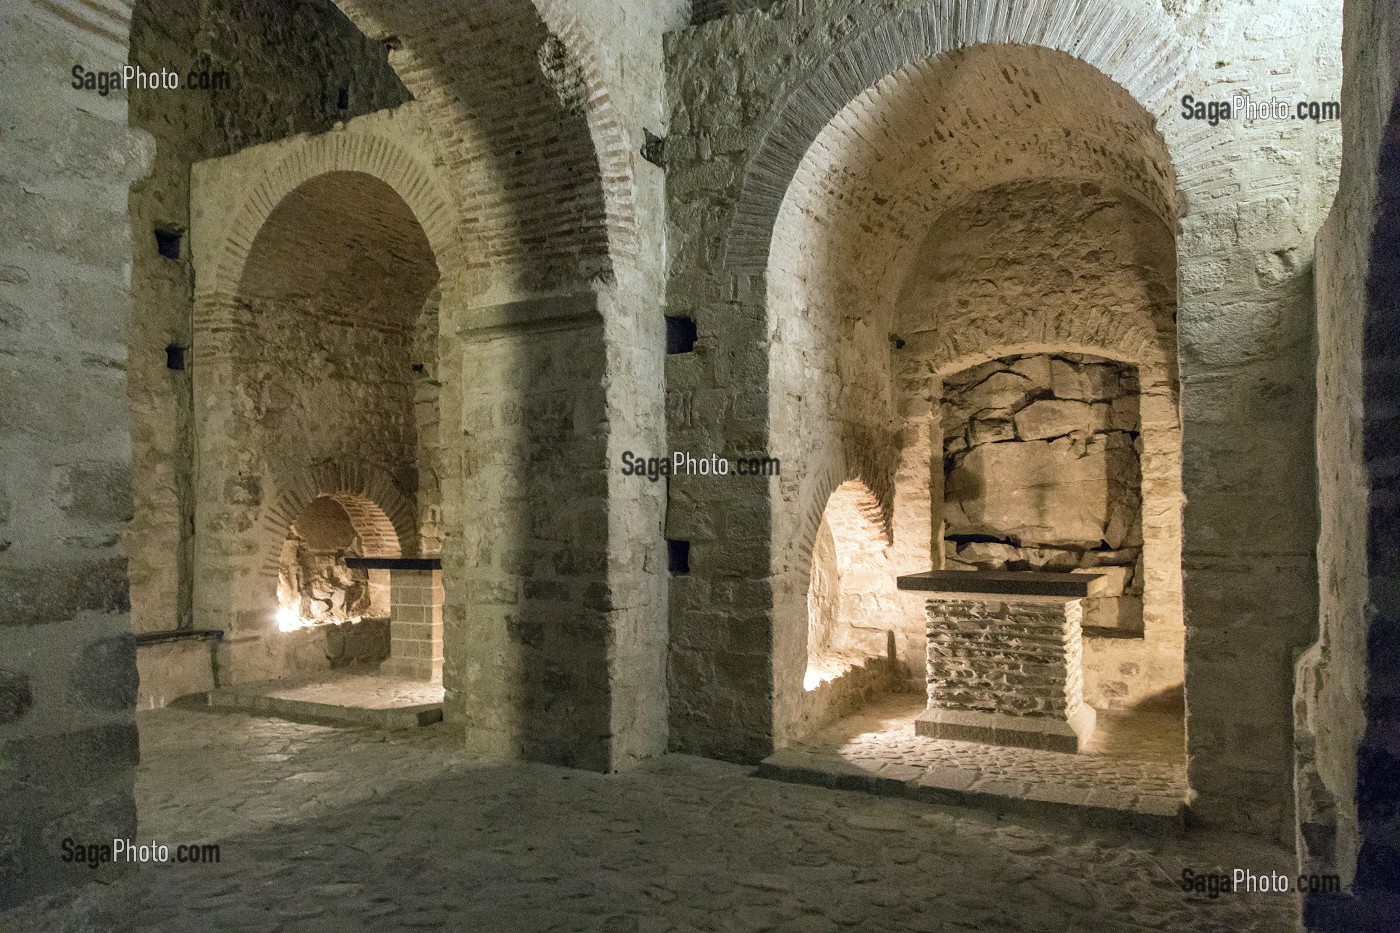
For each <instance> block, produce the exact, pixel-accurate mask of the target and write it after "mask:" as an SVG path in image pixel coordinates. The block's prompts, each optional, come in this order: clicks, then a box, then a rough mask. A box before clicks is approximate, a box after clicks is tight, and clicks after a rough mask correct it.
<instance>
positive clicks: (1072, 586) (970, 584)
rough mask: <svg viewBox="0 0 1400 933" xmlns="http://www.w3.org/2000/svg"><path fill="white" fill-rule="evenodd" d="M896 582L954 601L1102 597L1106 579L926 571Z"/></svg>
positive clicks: (1090, 575) (1031, 573)
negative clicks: (951, 597) (948, 596)
mask: <svg viewBox="0 0 1400 933" xmlns="http://www.w3.org/2000/svg"><path fill="white" fill-rule="evenodd" d="M897 582H898V584H899V588H900V589H901V590H915V591H918V592H923V593H950V594H956V597H955V598H958V599H966V598H968V597H969V596H973V597H976V596H977V595H979V594H985V595H988V596H995V597H1006V596H1017V597H1023V596H1024V597H1055V598H1062V599H1084V598H1087V597H1090V596H1099V595H1102V593H1103V592H1104V590H1105V587H1106V586H1107V584H1108V578H1107V577H1106V576H1104V575H1103V574H1097V573H1049V572H1044V571H1033V570H930V571H926V572H924V573H914V574H908V575H906V576H902V577H899V578H898V581H897Z"/></svg>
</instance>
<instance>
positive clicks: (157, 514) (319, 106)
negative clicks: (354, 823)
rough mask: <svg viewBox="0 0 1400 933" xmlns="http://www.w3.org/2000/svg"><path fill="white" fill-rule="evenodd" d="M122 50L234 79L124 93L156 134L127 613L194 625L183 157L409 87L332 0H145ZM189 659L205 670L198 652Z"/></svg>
mask: <svg viewBox="0 0 1400 933" xmlns="http://www.w3.org/2000/svg"><path fill="white" fill-rule="evenodd" d="M127 58H129V60H130V62H131V63H132V64H136V65H139V66H140V67H142V68H145V69H149V70H158V69H160V68H170V69H172V70H176V71H179V72H180V73H181V74H182V75H184V74H187V73H188V72H189V71H190V70H199V71H208V72H209V73H211V74H220V73H222V74H223V75H225V76H227V79H228V81H229V87H228V89H227V90H222V91H203V90H183V89H182V90H180V91H179V92H173V91H169V90H142V89H135V88H133V89H132V90H131V92H130V101H131V123H132V125H133V126H137V127H140V128H141V129H143V130H145V131H146V132H148V133H150V134H151V136H152V137H153V138H154V139H155V141H156V157H155V165H154V166H153V167H152V170H151V172H150V174H149V175H148V176H147V177H146V178H145V179H144V180H142V181H140V182H138V183H137V184H136V185H134V186H133V188H132V194H131V198H130V212H131V227H132V230H133V231H134V232H135V233H134V235H135V249H134V254H133V260H132V294H133V298H134V309H133V314H132V322H131V328H132V330H131V346H132V348H133V352H132V354H131V361H130V369H129V377H130V378H129V386H128V391H129V394H130V398H131V418H132V436H133V441H132V456H133V459H134V462H135V463H136V470H135V477H136V482H135V483H134V486H133V519H132V535H131V587H132V625H133V627H134V628H135V630H136V631H138V632H147V631H164V630H169V629H172V628H176V627H190V626H191V625H192V624H193V607H192V597H193V587H194V577H193V559H194V552H193V540H192V538H191V536H190V535H189V534H188V533H187V531H188V529H189V527H190V524H191V522H192V521H193V516H194V512H195V491H194V477H195V472H194V422H193V419H192V412H193V408H192V405H193V381H192V377H193V370H192V369H185V370H173V369H169V368H167V359H166V351H165V348H166V347H167V346H169V345H174V346H177V347H182V348H190V347H191V346H192V344H193V333H192V330H191V322H192V320H193V303H194V269H193V265H192V251H191V249H190V246H189V242H188V234H189V231H190V227H191V218H190V177H191V166H193V165H194V163H196V162H199V161H201V160H204V159H210V158H217V157H219V156H224V155H228V154H229V153H232V152H236V151H239V150H241V149H244V148H246V147H248V146H253V145H258V144H261V143H266V142H270V141H273V140H277V139H282V138H285V137H289V136H292V135H294V134H296V133H304V132H319V131H324V130H328V129H330V128H331V126H332V125H333V124H334V123H335V122H336V121H338V120H346V119H350V118H353V117H356V116H359V115H361V114H365V113H370V112H373V111H375V110H379V109H382V108H385V107H393V106H397V105H398V104H400V103H403V102H404V101H406V100H408V99H409V94H408V92H407V91H406V90H405V89H404V87H403V84H402V82H400V81H399V79H398V77H397V76H396V75H395V74H394V72H393V71H392V70H391V69H390V68H389V66H388V61H387V55H386V52H385V49H384V47H383V46H382V45H378V44H376V43H373V42H370V41H369V40H367V39H366V38H365V37H364V36H362V35H360V34H359V33H358V32H357V31H356V30H355V29H354V27H353V26H352V25H351V24H350V22H349V21H348V20H347V19H346V18H345V16H344V14H342V13H341V12H340V11H339V10H338V9H336V7H335V5H334V4H333V3H332V2H330V0H307V2H299V3H296V4H285V3H280V2H277V0H251V2H244V0H237V2H233V0H217V2H212V3H201V4H189V3H183V2H178V0H140V2H137V3H135V4H134V10H133V13H132V25H131V36H130V47H129V51H128V53H127ZM342 88H344V89H345V93H346V97H345V104H346V106H345V107H341V98H340V90H341V89H342ZM157 229H159V230H161V231H162V232H163V233H165V234H169V235H173V236H175V237H179V238H180V240H179V242H178V246H177V251H176V252H175V254H174V255H162V253H161V252H160V251H159V249H158V244H157V241H156V235H155V231H156V230H157ZM182 529H183V530H184V531H183V532H182ZM144 650H146V649H143V651H144ZM192 661H193V663H195V664H203V665H204V667H205V668H206V670H205V672H204V673H206V674H207V673H208V671H207V667H208V665H207V662H205V661H204V660H203V659H202V658H199V657H195V658H193V659H192ZM196 673H197V672H196V671H188V672H186V674H188V675H193V674H196Z"/></svg>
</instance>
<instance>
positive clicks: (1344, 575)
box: [1295, 2, 1400, 931]
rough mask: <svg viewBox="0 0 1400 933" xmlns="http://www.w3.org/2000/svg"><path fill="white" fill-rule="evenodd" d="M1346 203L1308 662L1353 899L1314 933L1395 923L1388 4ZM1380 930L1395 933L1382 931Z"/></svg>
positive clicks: (1303, 729)
mask: <svg viewBox="0 0 1400 933" xmlns="http://www.w3.org/2000/svg"><path fill="white" fill-rule="evenodd" d="M1345 26H1346V28H1345V35H1344V50H1345V53H1346V80H1345V82H1344V84H1343V88H1342V95H1341V101H1342V121H1343V122H1342V132H1343V137H1344V141H1345V144H1344V151H1343V159H1342V174H1341V184H1340V190H1339V191H1338V194H1337V199H1336V202H1335V204H1334V205H1333V207H1332V212H1331V214H1330V215H1329V217H1328V218H1327V223H1326V224H1325V225H1324V226H1323V228H1322V230H1321V232H1320V233H1319V234H1318V243H1317V254H1318V258H1317V324H1318V364H1317V372H1316V386H1317V433H1316V437H1315V442H1316V449H1317V458H1318V463H1317V466H1318V473H1319V498H1320V506H1321V508H1320V515H1321V533H1320V536H1319V540H1318V570H1319V580H1318V583H1319V594H1320V610H1321V611H1320V621H1319V628H1318V641H1317V642H1316V643H1315V644H1314V645H1313V646H1312V647H1311V648H1309V649H1308V651H1307V652H1306V653H1304V654H1303V655H1302V657H1301V658H1300V659H1299V662H1298V668H1297V684H1296V694H1295V710H1296V712H1297V720H1296V732H1295V756H1296V758H1295V763H1296V771H1295V792H1296V795H1297V801H1298V828H1297V837H1296V846H1297V851H1298V857H1299V867H1300V870H1302V871H1309V872H1313V871H1316V872H1338V873H1340V874H1341V875H1342V876H1343V878H1344V879H1345V881H1346V882H1347V884H1348V885H1349V886H1352V894H1353V896H1352V897H1351V898H1348V899H1347V900H1346V901H1344V902H1341V903H1336V904H1319V903H1310V904H1309V905H1308V909H1307V911H1306V914H1307V917H1308V923H1309V929H1313V930H1327V931H1333V930H1336V931H1340V930H1351V929H1368V928H1370V925H1372V924H1380V923H1381V922H1382V921H1388V920H1389V919H1390V918H1392V917H1393V907H1391V906H1389V905H1390V904H1391V903H1393V901H1391V900H1388V899H1389V898H1393V896H1394V894H1395V893H1396V892H1397V891H1400V882H1397V878H1396V874H1395V866H1396V864H1397V857H1396V853H1397V852H1400V830H1397V827H1396V823H1395V820H1394V807H1393V800H1394V792H1393V787H1394V780H1393V776H1394V774H1395V773H1396V763H1395V762H1396V758H1395V754H1394V747H1393V741H1388V740H1387V738H1386V737H1387V736H1393V735H1394V734H1395V723H1394V713H1393V711H1394V706H1395V703H1394V697H1395V696H1396V695H1397V693H1400V691H1397V688H1396V684H1395V676H1394V671H1395V670H1396V664H1395V659H1396V657H1397V639H1396V636H1395V631H1396V629H1395V621H1394V620H1395V617H1396V613H1395V606H1394V596H1393V594H1394V592H1395V588H1394V579H1395V577H1396V568H1395V563H1394V555H1395V547H1394V543H1393V529H1394V528H1395V527H1396V522H1395V518H1394V514H1393V511H1394V507H1393V502H1392V501H1391V500H1392V499H1393V496H1391V495H1390V494H1389V490H1390V489H1391V487H1392V486H1393V485H1394V478H1393V474H1394V469H1393V465H1392V464H1393V451H1394V450H1395V448H1396V439H1395V437H1394V422H1393V417H1392V412H1393V396H1394V389H1393V387H1394V384H1395V349H1394V348H1395V336H1394V335H1395V322H1396V320H1397V313H1396V311H1397V308H1400V299H1398V298H1397V293H1400V290H1397V289H1396V288H1395V284H1394V283H1395V280H1396V276H1395V256H1396V251H1397V243H1400V235H1397V224H1396V220H1395V218H1396V216H1397V207H1396V205H1397V201H1398V200H1400V199H1397V178H1400V171H1397V153H1400V141H1397V126H1400V119H1397V94H1400V22H1397V21H1396V19H1395V16H1394V10H1393V9H1392V8H1391V6H1389V5H1388V4H1384V3H1369V2H1351V3H1348V5H1347V8H1346V24H1345ZM1374 928H1377V929H1382V928H1383V926H1380V925H1377V926H1375V927H1374Z"/></svg>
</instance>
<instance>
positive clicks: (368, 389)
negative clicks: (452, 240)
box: [192, 107, 449, 682]
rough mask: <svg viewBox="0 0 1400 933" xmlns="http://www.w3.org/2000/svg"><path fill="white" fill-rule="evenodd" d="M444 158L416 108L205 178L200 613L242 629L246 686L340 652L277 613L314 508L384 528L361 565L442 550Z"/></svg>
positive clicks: (199, 175)
mask: <svg viewBox="0 0 1400 933" xmlns="http://www.w3.org/2000/svg"><path fill="white" fill-rule="evenodd" d="M390 138H392V139H394V143H393V144H392V145H390V144H389V143H388V142H387V140H388V139H390ZM433 161H434V160H433V155H432V147H431V143H430V141H429V137H428V136H427V132H426V130H425V129H424V128H423V127H422V124H421V122H420V121H419V119H418V112H417V110H416V109H414V108H413V107H407V108H399V109H398V110H395V111H384V112H381V113H379V114H374V115H369V116H366V117H363V118H360V119H359V120H356V121H351V123H349V124H347V125H346V127H345V128H344V129H343V130H341V131H338V132H336V133H333V134H328V135H321V136H311V137H297V138H294V139H291V140H287V141H283V142H280V143H274V144H269V145H265V146H258V147H252V148H249V149H245V150H243V151H242V152H240V153H238V154H236V155H234V156H229V157H225V158H223V159H217V160H210V161H206V162H203V163H200V164H199V165H198V166H197V167H196V169H195V181H194V189H193V213H192V216H193V218H194V223H195V225H194V238H193V239H194V245H195V251H196V252H195V257H194V264H195V268H196V273H197V276H198V282H199V285H198V293H197V298H196V309H197V311H196V317H195V322H194V328H195V338H196V350H195V354H194V366H195V374H194V399H195V406H196V412H197V415H198V422H197V423H198V429H197V432H196V439H197V450H198V464H199V471H198V475H197V483H196V492H197V501H198V504H199V509H198V511H197V515H196V526H195V538H196V542H197V548H196V564H195V569H196V586H195V606H196V608H197V610H198V614H199V617H200V619H201V620H203V622H204V624H207V625H210V626H211V627H217V628H223V629H225V631H227V632H228V633H229V637H228V642H227V648H226V652H225V653H226V657H225V658H224V660H223V665H224V667H225V668H226V670H227V672H228V677H229V678H230V680H232V681H235V682H236V681H246V680H254V679H266V678H269V677H280V676H286V675H288V674H292V673H296V672H301V673H306V672H307V671H310V670H317V669H324V668H325V667H326V666H327V665H328V663H329V661H330V655H331V654H332V653H328V652H327V650H326V649H327V647H328V645H327V642H326V637H327V633H326V632H322V631H317V630H315V629H312V628H300V627H298V626H297V625H296V624H295V623H301V622H304V621H306V618H305V617H303V616H302V615H301V614H300V613H298V614H297V616H296V618H295V619H290V618H289V619H283V620H280V622H279V618H278V616H279V604H278V577H279V573H280V570H281V568H279V559H280V557H281V555H282V552H283V549H284V546H285V542H286V539H287V535H288V531H289V529H290V528H291V527H292V526H293V525H294V524H295V523H296V522H297V521H299V520H301V519H302V517H303V515H304V514H305V510H306V509H307V507H308V506H310V504H311V503H312V501H313V500H314V499H316V498H317V497H319V496H338V497H341V498H342V499H343V500H344V501H345V502H346V503H350V504H351V505H354V504H355V503H362V504H363V505H364V508H365V509H368V510H369V512H370V513H375V514H381V515H383V516H384V517H385V521H381V522H380V523H379V527H378V529H377V532H376V533H374V534H370V533H368V532H366V531H365V530H364V528H368V527H370V524H371V523H369V522H367V521H365V522H360V523H359V525H361V526H364V527H361V528H360V531H361V534H360V535H359V537H360V539H361V540H360V541H359V543H358V544H357V546H356V547H357V550H358V551H359V554H358V556H400V555H405V556H411V555H416V554H418V553H420V551H421V548H422V546H423V545H424V544H425V543H428V544H435V541H436V538H435V536H434V537H432V538H430V540H428V541H426V542H425V541H424V540H422V538H421V536H420V532H419V527H420V520H421V519H422V518H423V517H425V516H427V517H432V516H433V515H434V514H435V513H436V510H437V509H438V506H439V502H438V500H436V499H435V498H433V493H434V492H435V490H434V489H432V488H429V489H428V490H424V491H423V494H420V490H419V488H418V483H419V479H420V476H422V475H423V474H424V473H425V472H428V473H431V472H432V467H433V465H434V464H435V463H437V462H438V461H439V460H440V455H439V454H438V453H437V452H436V447H437V446H438V444H439V443H440V437H439V436H438V435H437V434H436V432H434V431H433V430H432V428H433V419H432V416H431V415H430V414H429V413H427V412H425V411H424V406H425V402H424V401H423V399H424V397H425V396H426V397H427V398H431V397H432V395H433V394H434V393H435V392H436V391H437V389H436V387H434V386H432V385H431V383H432V382H434V381H435V379H433V378H432V374H433V372H434V371H435V370H436V369H437V365H438V362H437V359H436V355H435V354H436V349H437V346H438V333H437V329H438V315H437V307H438V304H439V303H440V301H441V290H440V288H439V284H438V283H439V278H440V273H439V267H438V261H437V258H436V257H437V255H438V254H439V253H446V252H447V251H448V249H449V247H448V246H446V239H445V234H444V232H443V231H444V229H445V226H444V225H445V224H446V222H447V218H446V217H445V216H444V215H445V214H446V211H447V206H446V202H445V199H444V198H443V196H442V195H440V194H434V187H433V185H434V182H433V181H432V180H431V174H430V172H431V169H430V168H426V167H425V166H431V165H432V163H433ZM401 191H402V192H404V194H400V192H401ZM405 196H406V197H409V198H411V199H413V201H414V204H413V205H410V204H409V203H407V202H406V201H405V200H404V198H405ZM229 203H232V204H235V205H238V207H237V208H236V209H235V210H232V211H230V210H228V209H227V208H226V207H225V205H226V204H229ZM420 216H422V217H424V218H426V220H425V223H426V224H427V227H426V228H425V226H424V225H423V224H422V223H420V222H419V219H418V218H419V217H420ZM430 237H432V238H433V240H435V243H434V242H430ZM435 246H436V250H435V248H434V247H435ZM420 425H422V426H425V427H427V428H428V430H427V432H425V433H424V434H421V435H420ZM352 517H353V516H352ZM386 521H387V524H386ZM357 527H358V526H357ZM283 608H290V607H289V606H287V605H285V604H284V606H283ZM282 615H287V614H286V613H282ZM279 628H290V629H293V630H292V631H281V630H279Z"/></svg>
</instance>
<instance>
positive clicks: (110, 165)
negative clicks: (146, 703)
mask: <svg viewBox="0 0 1400 933" xmlns="http://www.w3.org/2000/svg"><path fill="white" fill-rule="evenodd" d="M123 13H124V11H122V10H121V8H120V6H117V7H114V8H113V12H110V13H106V12H104V13H102V14H98V13H96V12H95V11H93V10H92V9H89V8H86V7H82V6H80V5H77V4H63V3H57V4H48V3H43V4H31V3H26V2H19V3H7V4H5V5H4V6H3V8H0V77H2V78H3V81H4V87H5V92H4V94H0V126H3V127H4V134H5V145H4V146H3V148H0V215H2V216H3V226H4V229H5V231H6V234H5V236H4V238H3V242H0V450H3V454H2V455H0V799H3V800H4V805H3V810H4V818H3V826H2V827H0V908H6V907H10V906H13V905H14V904H16V903H18V902H20V901H22V900H25V899H26V898H28V897H30V896H33V895H37V894H41V893H45V892H49V891H55V890H57V889H61V888H63V887H66V886H68V885H71V884H73V883H75V882H79V881H85V880H88V878H87V877H84V875H91V873H90V872H84V873H75V872H73V871H72V870H71V868H70V867H69V866H65V865H63V863H62V862H61V861H60V860H59V854H60V853H59V844H60V841H61V840H62V839H63V838H65V837H67V836H72V837H74V838H79V839H90V840H100V839H104V838H105V839H110V838H112V837H114V836H122V837H131V836H133V835H134V833H135V830H136V811H135V804H134V801H133V799H132V786H133V776H134V770H135V765H136V758H137V737H136V723H135V720H134V718H133V715H132V714H133V710H134V705H135V700H136V689H137V682H136V663H135V660H136V659H135V650H134V648H133V645H132V640H131V637H130V618H129V615H128V612H129V603H128V598H127V558H126V556H125V552H124V549H123V544H122V540H123V536H124V531H125V526H126V523H127V521H128V519H129V518H130V515H131V495H130V483H131V440H130V428H129V421H128V418H127V412H126V407H125V404H124V399H125V392H126V383H127V369H126V368H127V358H128V357H127V339H128V329H127V315H128V313H129V312H130V308H131V303H130V294H129V292H128V283H129V272H130V262H131V250H132V247H131V239H130V237H129V235H128V226H127V204H126V192H127V188H128V186H129V185H130V184H131V183H132V182H133V181H135V180H136V179H137V178H139V177H140V176H141V175H143V174H144V173H145V172H146V170H147V169H148V168H149V166H150V160H151V146H150V140H149V138H148V137H146V136H145V134H142V133H139V132H133V131H131V130H129V129H128V125H127V101H126V100H125V98H124V97H123V96H120V95H115V96H114V95H109V96H108V97H105V98H103V97H99V96H98V95H97V94H95V93H91V92H86V91H81V90H73V89H72V88H71V87H70V81H71V74H70V69H71V68H72V66H73V65H74V64H79V63H81V64H83V65H84V67H87V68H91V69H102V70H109V69H114V68H118V67H120V65H121V64H122V62H123V60H124V58H125V46H124V38H125V29H126V23H125V21H124V19H123Z"/></svg>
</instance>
